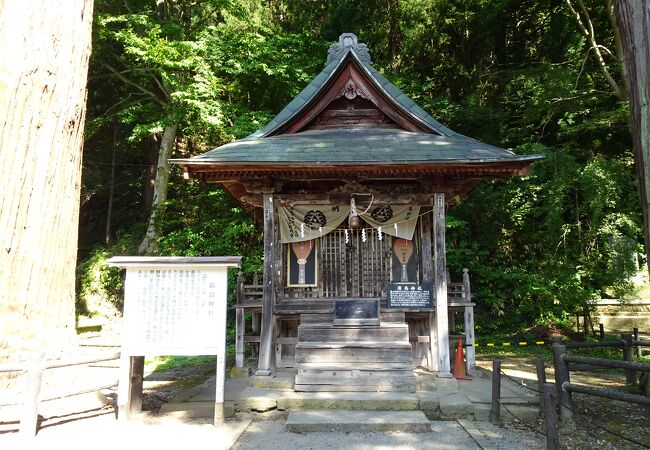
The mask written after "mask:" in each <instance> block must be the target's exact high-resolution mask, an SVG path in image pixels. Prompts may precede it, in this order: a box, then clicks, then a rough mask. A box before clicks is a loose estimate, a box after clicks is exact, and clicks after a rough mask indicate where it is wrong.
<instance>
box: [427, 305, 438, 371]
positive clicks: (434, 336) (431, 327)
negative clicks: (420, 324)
mask: <svg viewBox="0 0 650 450" xmlns="http://www.w3.org/2000/svg"><path fill="white" fill-rule="evenodd" d="M427 329H428V332H429V348H428V352H427V353H428V355H427V356H428V359H429V365H428V367H429V370H432V371H438V367H439V366H438V364H439V363H438V331H437V330H438V327H437V323H436V314H435V313H429V318H428V327H427Z"/></svg>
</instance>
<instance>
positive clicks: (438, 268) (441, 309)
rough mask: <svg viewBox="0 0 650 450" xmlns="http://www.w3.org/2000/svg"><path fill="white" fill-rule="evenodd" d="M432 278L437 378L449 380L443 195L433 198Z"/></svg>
mask: <svg viewBox="0 0 650 450" xmlns="http://www.w3.org/2000/svg"><path fill="white" fill-rule="evenodd" d="M433 234H434V240H433V250H434V260H435V268H434V271H433V278H434V283H435V292H436V334H437V339H436V340H437V347H438V352H437V353H438V376H439V377H442V378H451V372H450V369H451V367H450V363H449V328H448V326H449V323H448V319H447V317H448V315H447V258H446V254H445V194H444V193H436V194H434V196H433Z"/></svg>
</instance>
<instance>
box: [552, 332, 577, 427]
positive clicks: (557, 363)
mask: <svg viewBox="0 0 650 450" xmlns="http://www.w3.org/2000/svg"><path fill="white" fill-rule="evenodd" d="M563 355H566V346H565V345H562V344H557V343H555V344H553V366H554V369H555V387H556V389H557V398H558V401H559V404H560V417H561V418H562V420H563V421H570V420H571V418H572V417H573V399H572V398H571V394H570V393H569V392H567V391H566V390H565V389H564V388H563V386H562V385H563V384H564V383H568V382H569V381H570V378H569V365H568V363H567V362H565V361H564V358H563Z"/></svg>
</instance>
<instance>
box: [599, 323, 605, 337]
mask: <svg viewBox="0 0 650 450" xmlns="http://www.w3.org/2000/svg"><path fill="white" fill-rule="evenodd" d="M598 331H600V340H601V341H604V340H605V325H603V324H602V323H599V324H598Z"/></svg>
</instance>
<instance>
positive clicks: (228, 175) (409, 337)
mask: <svg viewBox="0 0 650 450" xmlns="http://www.w3.org/2000/svg"><path fill="white" fill-rule="evenodd" d="M541 158H542V156H541V155H525V156H522V155H517V154H515V153H513V152H512V151H510V150H505V149H502V148H498V147H494V146H492V145H487V144H484V143H482V142H479V141H477V140H476V139H472V138H470V137H467V136H463V135H461V134H459V133H456V132H454V131H452V130H450V129H449V128H447V127H445V126H444V125H442V124H440V123H439V122H438V121H436V120H435V119H434V118H432V117H431V116H430V115H429V114H427V113H426V112H425V111H424V110H423V109H422V108H421V107H419V106H418V105H417V104H415V103H414V102H413V101H412V100H411V99H409V98H408V97H407V96H406V95H405V94H403V93H402V92H401V91H400V90H399V89H398V88H397V87H395V86H394V85H393V84H392V83H391V82H390V81H388V80H387V79H386V78H384V77H383V76H382V75H380V74H379V72H377V71H376V70H375V69H374V68H373V66H372V64H371V60H370V55H369V52H368V48H367V46H366V45H365V44H359V43H358V41H357V37H356V36H355V35H354V34H352V33H345V34H342V35H341V36H340V38H339V43H338V44H333V45H332V46H331V47H330V49H329V52H328V57H327V63H326V65H325V68H324V69H323V71H322V72H321V73H320V74H319V75H318V76H317V77H316V78H314V79H313V80H312V82H311V83H310V84H309V85H307V87H305V88H304V89H303V90H302V92H300V94H298V96H297V97H296V98H294V99H293V100H292V101H291V102H290V103H289V104H288V105H287V106H286V107H285V108H284V109H283V110H282V111H281V112H280V113H279V114H278V115H277V116H275V118H273V120H271V122H269V123H268V124H267V125H266V126H265V127H264V128H263V129H261V130H259V131H257V132H256V133H253V134H252V135H250V136H248V137H246V138H244V139H240V140H237V141H234V142H231V143H229V144H226V145H222V146H220V147H218V148H216V149H214V150H211V151H209V152H207V153H204V154H202V155H199V156H196V157H193V158H187V159H176V160H173V161H172V162H174V163H176V164H178V165H180V166H181V167H182V168H183V170H184V172H185V174H186V175H187V176H188V177H191V178H194V179H198V180H201V181H203V182H207V183H218V184H220V185H221V186H222V187H223V188H224V189H225V190H226V191H227V192H228V193H229V194H230V195H231V196H232V197H233V198H234V199H235V200H237V201H238V202H239V204H241V205H242V206H243V207H244V208H245V209H246V210H247V211H249V212H251V213H252V214H253V215H254V216H255V218H256V220H257V221H258V223H263V226H264V273H263V275H262V277H261V279H259V280H254V281H251V280H243V278H242V277H241V276H240V279H239V282H238V301H237V306H236V310H237V365H238V366H243V365H244V363H245V361H244V356H245V354H244V352H245V349H246V346H248V347H251V346H253V347H254V350H255V354H256V356H257V359H256V365H257V367H256V368H255V370H256V372H255V373H256V375H257V376H258V377H266V376H268V377H273V376H274V375H275V373H276V371H277V370H279V369H284V368H293V369H294V370H295V371H296V375H295V390H296V391H407V392H414V391H415V378H414V375H413V370H414V368H416V367H418V366H421V367H425V368H427V369H429V370H431V371H434V372H436V373H437V375H438V376H439V377H449V376H451V374H450V368H451V361H450V344H453V342H452V341H450V338H451V339H452V340H453V339H454V338H457V337H462V338H463V340H465V342H467V343H468V345H469V346H468V347H467V365H468V366H469V368H471V367H472V366H473V363H474V348H473V347H472V346H471V344H473V343H474V324H473V306H474V304H473V303H472V302H471V297H470V285H469V276H468V274H467V271H466V270H465V273H464V274H463V279H462V281H459V282H458V283H451V282H450V280H448V271H447V266H446V259H445V213H446V209H447V208H449V207H451V206H453V205H454V203H455V202H457V201H459V199H462V198H463V197H464V196H466V195H467V194H468V193H469V192H470V191H471V190H472V189H474V188H475V187H476V186H478V184H479V183H480V182H481V181H483V180H485V179H493V178H507V177H511V176H518V175H526V174H528V173H529V170H530V164H531V163H532V162H534V161H536V160H538V159H541ZM457 312H458V315H460V314H461V313H462V315H463V318H464V319H463V320H464V331H463V336H455V334H454V330H453V329H450V327H454V323H455V321H454V320H450V319H453V318H454V317H455V315H456V313H457ZM249 320H250V321H251V323H248V322H249Z"/></svg>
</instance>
